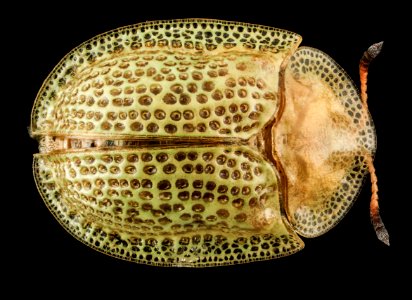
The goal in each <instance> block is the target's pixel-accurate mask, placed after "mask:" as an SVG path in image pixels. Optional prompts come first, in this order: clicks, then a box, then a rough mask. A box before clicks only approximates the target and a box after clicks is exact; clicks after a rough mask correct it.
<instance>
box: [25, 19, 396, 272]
mask: <svg viewBox="0 0 412 300" xmlns="http://www.w3.org/2000/svg"><path fill="white" fill-rule="evenodd" d="M300 41H301V37H300V36H299V35H298V34H295V33H292V32H288V31H286V30H281V29H276V28H270V27H265V26H258V25H250V24H243V23H236V22H226V21H217V20H198V19H192V20H173V21H156V22H147V23H143V24H138V25H133V26H128V27H123V28H119V29H116V30H113V31H110V32H108V33H105V34H101V35H98V36H96V37H95V38H92V39H91V40H89V41H87V42H85V43H83V44H82V45H80V46H79V47H77V48H75V49H74V50H72V51H71V52H70V53H68V54H67V55H66V56H65V57H64V58H63V59H62V61H61V62H60V63H59V64H58V65H57V66H56V67H55V69H54V70H53V71H52V72H51V74H50V75H49V77H48V78H47V79H46V81H45V82H44V84H43V86H42V88H41V90H40V92H39V94H38V96H37V99H36V101H35V103H34V107H33V111H32V119H31V134H32V136H33V137H35V138H36V139H38V141H39V144H40V146H39V148H40V153H39V154H35V155H34V163H33V169H34V176H35V179H36V183H37V186H38V189H39V191H40V194H41V195H42V197H43V199H44V201H45V203H46V205H47V207H48V208H49V210H50V211H51V212H52V213H53V215H54V216H55V217H56V218H57V220H58V221H59V222H60V223H61V224H62V225H63V227H64V228H65V229H66V230H67V231H68V232H70V233H71V234H72V235H73V236H74V237H76V238H77V239H79V240H80V241H82V242H83V243H85V244H87V245H89V246H90V247H92V248H94V249H96V250H99V251H101V252H103V253H106V254H109V255H112V256H115V257H118V258H122V259H126V260H130V261H134V262H139V263H147V264H154V265H161V266H194V267H204V266H216V265H224V264H234V263H245V262H250V261H254V260H264V259H272V258H277V257H281V256H285V255H290V254H293V253H295V252H297V251H299V250H301V249H302V248H303V246H304V244H303V242H302V240H301V239H300V238H299V236H298V234H299V235H302V236H304V237H315V236H319V235H321V234H323V233H325V232H327V231H328V230H329V229H331V228H332V227H333V226H335V225H336V224H337V223H338V222H339V221H340V220H341V218H342V217H343V216H344V215H345V214H346V212H347V211H348V210H349V208H350V207H351V205H352V204H353V202H354V200H355V199H356V197H357V194H358V192H359V190H360V188H361V185H362V182H363V179H364V177H365V176H366V175H367V174H368V171H369V172H370V173H371V181H372V200H371V217H372V222H373V225H374V226H375V229H376V232H377V234H378V237H379V238H380V239H381V240H382V241H384V242H385V243H387V244H388V243H389V239H388V234H387V232H386V229H385V227H384V226H383V223H382V221H381V219H380V217H379V208H378V197H377V179H376V175H375V170H374V168H373V163H372V159H373V156H374V152H375V148H376V142H375V131H374V127H373V123H372V119H371V116H370V114H369V112H368V109H367V103H366V98H367V97H366V77H367V71H368V65H369V62H370V61H371V60H372V59H373V58H374V57H375V56H376V55H377V54H378V53H379V51H380V48H381V45H382V44H381V43H380V44H375V45H373V46H372V47H370V48H369V50H368V51H367V52H365V54H364V56H363V58H362V60H361V64H360V70H361V96H359V95H358V93H357V90H356V88H355V86H354V84H353V83H352V81H351V80H350V78H349V77H348V76H347V74H346V73H345V72H344V70H343V69H342V68H341V67H339V66H338V65H337V63H336V62H334V61H333V60H332V59H331V58H330V57H329V56H327V55H326V54H324V53H323V52H321V51H319V50H316V49H313V48H308V47H301V48H298V45H299V43H300Z"/></svg>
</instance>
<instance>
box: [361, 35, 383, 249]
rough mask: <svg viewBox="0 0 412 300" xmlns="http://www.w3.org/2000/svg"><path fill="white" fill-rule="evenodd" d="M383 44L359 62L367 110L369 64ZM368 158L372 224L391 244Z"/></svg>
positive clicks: (373, 173) (379, 235) (365, 54)
mask: <svg viewBox="0 0 412 300" xmlns="http://www.w3.org/2000/svg"><path fill="white" fill-rule="evenodd" d="M382 45H383V42H380V43H376V44H373V45H372V46H370V47H369V48H368V50H367V51H365V52H364V53H363V56H362V58H361V60H360V63H359V73H360V82H361V99H362V102H363V105H364V108H365V110H367V108H368V102H367V100H368V95H367V93H366V91H367V82H368V70H369V64H370V63H371V61H372V60H373V59H374V58H375V57H376V56H378V54H379V53H380V52H381V50H382ZM366 159H367V163H368V168H369V173H370V177H371V184H372V197H371V202H370V216H371V221H372V225H373V228H374V229H375V232H376V235H377V236H378V239H379V240H381V241H382V242H384V243H385V244H386V245H388V246H389V234H388V231H387V230H386V228H385V225H384V224H383V221H382V218H381V216H380V214H379V202H378V200H379V197H378V177H377V176H376V170H375V167H374V165H373V160H372V157H371V156H370V155H368V156H367V157H366Z"/></svg>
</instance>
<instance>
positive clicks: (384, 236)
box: [367, 156, 389, 246]
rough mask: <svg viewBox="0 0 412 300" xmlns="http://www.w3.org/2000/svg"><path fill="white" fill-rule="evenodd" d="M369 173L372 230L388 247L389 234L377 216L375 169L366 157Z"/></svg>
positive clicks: (376, 178) (370, 160)
mask: <svg viewBox="0 0 412 300" xmlns="http://www.w3.org/2000/svg"><path fill="white" fill-rule="evenodd" d="M367 163H368V167H369V173H370V176H371V183H372V197H371V203H370V216H371V221H372V225H373V228H374V229H375V232H376V235H377V236H378V239H379V240H381V241H382V242H384V243H385V244H386V245H388V246H389V233H388V231H387V230H386V227H385V225H384V224H383V221H382V218H381V215H380V214H379V201H378V200H379V197H378V177H377V176H376V171H375V167H374V166H373V162H372V158H371V157H370V156H368V157H367Z"/></svg>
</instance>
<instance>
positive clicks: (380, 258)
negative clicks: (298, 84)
mask: <svg viewBox="0 0 412 300" xmlns="http://www.w3.org/2000/svg"><path fill="white" fill-rule="evenodd" d="M245 3H246V4H241V3H237V4H234V3H233V4H230V3H229V4H228V5H229V6H230V8H223V7H222V6H223V2H222V3H220V4H219V3H212V2H207V1H193V2H190V3H184V2H179V3H177V2H176V3H169V4H160V3H157V2H155V1H149V2H147V3H145V4H141V3H139V2H137V1H136V2H135V3H134V4H133V5H131V4H130V5H129V4H127V3H124V2H121V1H114V2H112V3H110V4H107V5H105V4H103V3H100V4H96V5H94V6H93V8H90V7H89V8H87V9H86V8H85V7H84V3H81V2H80V3H76V4H75V3H61V4H59V5H58V6H56V7H50V6H46V5H45V6H41V5H39V4H37V5H36V6H35V7H27V6H26V5H23V4H22V7H16V8H14V9H12V10H11V11H10V14H11V16H12V20H13V21H12V22H11V23H10V24H8V26H6V25H4V26H6V27H4V29H5V33H4V34H5V35H6V36H7V37H8V39H5V40H7V41H11V45H10V47H7V46H8V45H9V44H10V42H8V43H6V47H4V48H3V50H5V51H6V52H7V54H8V55H9V56H8V57H14V56H15V57H16V58H18V59H7V58H6V59H5V60H6V63H11V65H12V68H11V69H10V70H11V71H10V73H9V74H11V75H12V76H9V77H11V78H13V80H11V81H12V82H11V83H12V84H13V83H14V84H16V83H17V86H16V87H14V88H13V89H12V90H11V91H14V92H13V94H12V95H10V96H9V98H8V99H9V100H8V104H11V105H13V108H12V109H11V110H10V111H12V112H13V111H14V112H18V113H10V114H8V113H7V114H5V112H4V111H3V112H2V113H3V115H6V118H5V119H6V120H8V121H7V124H8V125H9V126H8V128H13V131H11V132H12V133H13V136H12V137H10V139H11V140H13V148H8V155H6V156H5V157H7V159H6V161H8V162H14V167H13V168H10V169H8V170H10V172H8V174H10V175H9V176H8V177H9V178H7V179H6V181H5V184H4V183H3V185H5V186H3V188H5V189H7V190H9V191H12V196H11V197H5V198H4V200H5V202H7V203H9V204H12V205H11V207H10V208H7V206H6V207H5V208H4V210H7V213H6V215H7V216H9V217H10V219H9V220H8V221H7V223H6V225H7V226H6V225H5V226H4V227H3V231H4V232H5V233H6V238H5V240H6V242H5V243H7V246H3V247H4V248H6V250H7V251H9V253H7V255H5V260H6V264H7V265H9V266H11V267H10V270H9V271H7V273H8V274H9V275H8V280H9V281H10V282H14V283H20V284H21V285H22V286H26V284H29V283H34V288H33V289H32V290H31V291H32V292H36V293H37V292H38V293H39V294H42V295H47V294H48V293H49V292H50V291H51V290H52V288H55V287H57V288H59V289H60V290H61V291H62V293H63V294H65V293H67V295H69V296H76V295H77V294H78V290H79V288H85V289H86V290H88V291H89V292H92V293H99V291H100V292H101V291H103V292H109V291H111V292H116V293H118V294H119V296H120V295H124V292H125V291H131V292H132V293H133V295H135V296H137V295H138V293H139V291H140V292H147V291H149V292H150V295H151V296H159V295H161V294H163V293H164V292H167V293H169V296H179V297H195V296H206V297H208V298H211V297H217V296H219V295H223V293H225V294H226V293H227V292H230V293H232V292H233V291H236V290H238V291H244V292H245V293H247V292H252V293H254V294H255V295H256V296H258V295H259V294H260V293H261V292H267V295H269V296H270V297H272V296H273V297H275V294H276V293H277V292H279V291H283V292H287V293H289V294H291V295H293V294H295V293H297V292H302V291H303V292H304V293H305V294H307V295H323V294H325V293H326V292H325V288H332V289H333V290H334V292H335V293H334V294H330V295H331V296H333V295H337V294H339V295H343V294H346V293H347V294H354V291H355V288H360V289H363V290H365V291H369V292H371V293H372V292H373V291H385V290H388V291H390V292H391V293H394V292H396V291H398V290H399V287H401V283H400V282H401V281H400V279H401V277H402V276H401V275H400V273H402V270H405V269H407V267H406V266H407V265H408V264H409V263H410V260H403V259H402V260H401V259H400V257H401V256H400V251H399V250H400V249H401V248H402V247H404V248H406V246H405V245H403V246H401V245H402V243H403V242H404V238H405V236H402V235H401V233H400V229H401V227H402V226H405V225H402V218H401V217H399V215H400V214H402V205H401V204H402V203H404V202H405V201H407V200H408V199H407V197H405V194H403V193H404V192H405V191H404V190H403V189H401V188H400V186H399V185H400V184H399V181H398V179H397V176H396V174H398V173H397V170H396V168H397V167H399V165H398V166H395V165H396V164H394V159H395V160H397V161H398V163H399V162H400V160H399V157H397V156H396V155H402V153H399V154H396V153H397V151H395V152H394V151H393V149H394V148H396V147H397V146H399V140H398V139H397V138H396V136H395V135H394V134H393V132H394V130H395V129H396V128H399V127H398V126H399V120H398V118H397V117H396V116H397V110H399V107H397V106H395V105H392V104H393V101H395V99H393V94H392V92H393V86H394V82H395V80H396V79H395V78H394V77H395V75H394V71H393V64H394V57H397V55H398V53H399V52H398V49H397V48H396V47H398V45H399V44H398V43H397V40H395V38H394V36H393V32H392V31H391V30H390V28H391V26H392V22H393V21H391V17H389V16H390V11H389V10H386V9H381V11H379V12H376V13H370V12H369V7H361V6H346V5H345V6H338V7H336V8H335V7H331V8H328V7H327V6H326V12H323V11H322V9H325V6H322V7H323V8H322V7H321V6H320V5H319V6H317V5H316V4H312V5H311V6H310V7H309V6H308V5H307V4H306V5H299V4H297V3H294V2H293V3H292V2H291V3H286V4H285V5H279V4H277V5H276V4H271V5H273V7H270V4H269V2H268V4H265V3H264V2H262V1H259V2H258V1H256V3H255V2H245ZM22 11H25V13H24V14H20V12H22ZM188 17H203V18H214V19H223V20H233V21H242V22H250V23H256V24H262V25H268V26H274V27H278V28H283V29H288V30H290V31H294V32H296V33H299V34H300V35H302V36H303V42H302V45H305V46H311V47H314V48H318V49H320V50H322V51H324V52H326V53H328V54H329V55H330V56H332V57H333V58H334V59H335V60H336V61H337V62H338V63H339V64H340V65H341V66H342V67H343V68H344V69H345V70H346V71H347V72H348V74H349V75H350V76H351V77H352V78H353V80H354V81H355V82H356V84H358V78H359V76H358V62H359V59H360V57H361V55H362V53H363V51H365V50H366V49H367V47H368V46H369V45H370V44H372V43H375V42H379V41H381V40H384V41H385V44H384V48H383V51H382V53H381V55H380V56H379V57H378V58H377V59H376V61H375V62H374V63H373V64H372V66H371V68H370V76H369V82H370V83H369V107H370V111H371V114H372V116H373V118H374V122H375V126H376V130H377V136H378V151H377V155H376V161H375V166H376V169H377V174H378V178H379V188H380V198H381V202H380V205H381V214H382V217H383V220H384V222H385V224H386V226H387V229H388V231H389V233H390V235H391V246H390V247H387V246H385V245H384V244H383V243H381V242H380V241H378V240H377V238H376V236H375V233H374V231H373V228H372V225H371V224H370V220H369V199H370V185H369V184H368V182H367V184H365V186H364V188H363V190H362V192H361V194H360V196H359V198H358V200H357V202H356V203H355V204H354V206H353V207H352V209H351V210H350V212H349V213H348V215H347V216H346V217H345V218H344V219H343V220H342V221H341V222H340V223H339V224H338V226H336V227H335V228H334V229H332V230H331V231H330V232H328V233H327V234H325V235H323V236H321V237H319V238H315V239H304V242H305V244H306V247H305V249H304V250H302V251H301V252H299V253H297V254H295V255H292V256H289V257H285V258H282V259H277V260H271V261H264V262H256V263H250V264H244V265H236V266H227V267H219V268H206V269H185V268H159V267H151V266H145V265H138V264H133V263H130V262H126V261H121V260H117V259H114V258H111V257H109V256H106V255H103V254H100V253H98V252H96V251H94V250H92V249H90V248H88V247H87V246H85V245H83V244H82V243H80V242H78V241H77V240H75V239H74V238H72V237H71V236H70V235H69V234H68V233H66V232H65V230H64V229H63V228H62V227H61V226H60V225H59V224H58V223H57V221H56V220H55V219H54V218H53V216H52V215H51V214H50V213H49V212H48V210H47V208H46V207H45V205H44V204H43V201H42V199H41V197H40V195H39V194H38V193H37V190H36V186H35V184H34V180H33V178H32V173H31V172H32V171H31V162H32V154H33V153H36V152H37V143H36V142H35V141H34V140H31V139H30V137H29V135H28V133H27V127H28V126H29V122H30V112H31V107H32V104H33V101H34V99H35V97H36V93H37V91H38V90H39V88H40V86H41V84H42V82H43V80H44V79H45V78H46V76H47V75H48V73H49V72H50V71H51V70H52V68H53V67H54V66H55V65H56V64H57V63H58V62H59V60H60V59H61V58H62V57H63V56H64V55H65V54H66V53H67V52H69V51H70V50H71V49H72V48H74V47H76V46H77V45H79V44H80V43H82V42H83V41H85V40H87V39H89V38H91V37H93V36H95V35H96V34H99V33H103V32H105V31H108V30H110V29H114V28H116V27H119V26H124V25H129V24H133V23H139V22H143V21H146V20H156V19H172V18H188ZM9 34H10V36H8V35H9ZM16 46H17V47H16ZM7 60H9V61H8V62H7ZM3 88H4V87H3ZM16 95H18V97H17V96H16ZM7 116H9V117H10V118H7ZM16 125H17V126H16ZM16 132H17V135H16V134H15V133H16ZM16 136H17V139H16ZM14 147H16V148H14ZM14 149H17V150H16V151H15V150H14ZM11 154H13V155H11ZM394 155H395V156H394ZM13 157H19V159H18V160H17V166H16V163H15V160H13V159H12V158H13ZM3 182H4V181H3ZM16 195H17V196H16ZM6 199H8V201H6ZM395 203H397V205H395ZM398 278H399V281H398ZM369 280H374V281H375V283H373V284H369V283H368V282H369ZM149 285H150V289H149ZM187 287H192V288H194V289H195V291H194V292H189V291H188V290H187V289H186V288H187ZM219 288H222V291H219ZM23 290H24V289H22V290H20V289H18V290H15V292H21V291H23ZM96 295H97V294H96ZM233 295H234V294H233Z"/></svg>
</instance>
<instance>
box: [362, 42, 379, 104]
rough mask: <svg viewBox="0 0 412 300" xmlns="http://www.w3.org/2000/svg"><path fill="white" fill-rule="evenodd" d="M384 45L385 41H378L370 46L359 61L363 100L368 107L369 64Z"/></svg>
mask: <svg viewBox="0 0 412 300" xmlns="http://www.w3.org/2000/svg"><path fill="white" fill-rule="evenodd" d="M382 45H383V42H379V43H376V44H373V45H372V46H370V47H369V48H368V50H366V51H365V52H364V53H363V56H362V58H361V60H360V63H359V73H360V82H361V99H362V102H363V104H364V106H365V108H368V103H367V100H368V95H367V93H366V90H367V83H368V70H369V64H370V63H371V61H372V60H373V59H374V58H375V57H376V56H378V54H379V53H380V52H381V50H382Z"/></svg>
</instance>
